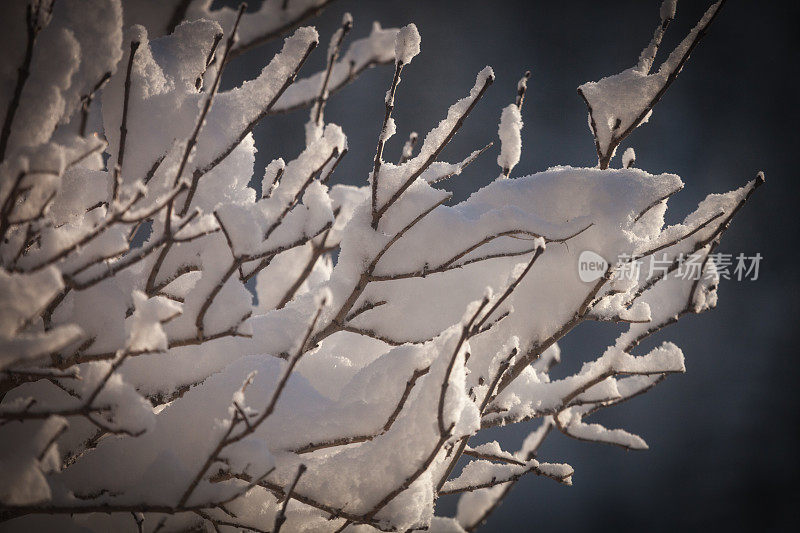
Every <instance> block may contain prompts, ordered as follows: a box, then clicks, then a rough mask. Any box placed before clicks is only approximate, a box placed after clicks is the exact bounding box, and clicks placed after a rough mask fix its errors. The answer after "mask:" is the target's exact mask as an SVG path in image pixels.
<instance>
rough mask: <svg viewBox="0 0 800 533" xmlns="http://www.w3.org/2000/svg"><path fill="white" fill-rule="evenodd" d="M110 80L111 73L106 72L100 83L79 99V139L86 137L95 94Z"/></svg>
mask: <svg viewBox="0 0 800 533" xmlns="http://www.w3.org/2000/svg"><path fill="white" fill-rule="evenodd" d="M110 79H111V72H106V73H105V74H103V77H102V78H100V81H98V82H97V83H95V85H94V87H93V88H92V90H91V91H90V92H89V94H85V95H84V96H83V97H82V98H81V123H80V127H79V128H78V133H79V134H80V136H81V137H86V128H87V125H88V123H89V110H90V109H91V107H92V102H93V101H94V97H95V95H96V94H97V92H98V91H99V90H100V89H102V88H103V86H104V85H105V84H106V83H107V82H108V80H110Z"/></svg>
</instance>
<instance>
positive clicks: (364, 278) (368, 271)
mask: <svg viewBox="0 0 800 533" xmlns="http://www.w3.org/2000/svg"><path fill="white" fill-rule="evenodd" d="M451 197H452V194H447V195H446V196H444V197H443V198H442V199H441V200H439V201H438V202H436V203H434V204H433V205H432V206H430V207H428V208H427V209H425V210H424V211H422V212H421V213H420V214H419V215H417V216H416V217H415V218H414V219H413V220H412V221H411V222H409V223H408V224H406V225H405V227H403V229H401V230H400V231H399V232H397V233H396V234H395V235H394V237H392V238H391V239H390V240H389V241H388V242H387V243H386V244H385V245H384V246H383V248H382V249H381V250H380V251H379V252H378V253H377V254H376V255H375V258H374V259H373V260H372V262H371V263H370V264H369V265H367V267H366V268H365V270H364V272H362V273H361V276H359V279H358V281H357V282H356V286H355V287H354V288H353V290H352V291H351V293H350V295H349V296H348V297H347V299H346V300H345V302H344V303H343V304H342V307H341V308H340V309H339V311H338V312H337V313H336V316H335V317H334V318H333V320H331V322H330V323H329V324H328V326H326V327H325V328H323V329H322V330H321V331H320V332H319V333H317V334H316V336H315V337H314V342H315V343H318V342H320V341H321V340H322V339H324V338H325V337H327V336H329V335H332V334H333V333H336V332H337V331H341V330H342V328H343V327H344V323H345V317H346V316H347V315H348V314H349V313H350V311H351V310H352V309H353V306H354V305H355V304H356V302H357V301H358V299H359V297H361V295H362V294H363V293H364V290H365V289H366V288H367V285H368V284H369V282H370V278H371V276H372V273H373V272H374V270H375V266H376V265H377V264H378V261H380V260H381V258H382V257H383V255H384V254H385V253H386V252H387V251H388V250H389V249H390V248H391V247H392V246H393V245H394V244H395V243H396V242H397V241H398V240H400V239H401V238H402V237H403V235H405V234H406V232H407V231H408V230H410V229H411V228H413V227H414V226H415V225H416V224H417V223H418V222H419V221H420V220H422V219H423V218H425V217H426V216H428V215H429V214H430V213H431V212H432V211H433V210H434V209H436V208H437V207H439V206H440V205H442V204H443V203H445V202H446V201H447V200H449V199H450V198H451Z"/></svg>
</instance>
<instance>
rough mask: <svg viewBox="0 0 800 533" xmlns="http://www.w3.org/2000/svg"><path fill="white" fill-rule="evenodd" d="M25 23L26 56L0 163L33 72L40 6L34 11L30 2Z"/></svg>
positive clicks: (2, 133)
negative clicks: (32, 63) (32, 61)
mask: <svg viewBox="0 0 800 533" xmlns="http://www.w3.org/2000/svg"><path fill="white" fill-rule="evenodd" d="M25 23H26V27H27V41H26V44H25V57H24V58H23V60H22V65H21V66H20V67H19V68H18V69H17V83H16V84H15V85H14V93H13V95H12V97H11V102H9V104H8V109H7V110H6V116H5V119H4V120H3V129H2V130H0V163H2V162H3V161H5V158H6V149H7V148H8V139H9V137H11V128H12V126H13V124H14V117H15V116H16V113H17V109H19V103H20V100H21V98H22V91H23V89H24V88H25V82H27V81H28V76H30V74H31V60H32V59H33V47H34V45H35V44H36V37H37V36H38V35H39V31H41V29H42V28H41V26H40V25H39V9H38V6H37V8H36V10H35V11H34V7H33V5H32V4H28V6H27V7H26V11H25Z"/></svg>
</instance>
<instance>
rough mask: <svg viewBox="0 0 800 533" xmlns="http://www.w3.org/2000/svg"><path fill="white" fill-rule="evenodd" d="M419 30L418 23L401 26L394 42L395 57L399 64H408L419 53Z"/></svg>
mask: <svg viewBox="0 0 800 533" xmlns="http://www.w3.org/2000/svg"><path fill="white" fill-rule="evenodd" d="M419 43H420V37H419V31H417V26H416V24H413V23H412V24H409V25H408V26H404V27H402V28H400V31H398V32H397V38H396V39H395V44H394V58H395V61H396V62H397V63H398V64H401V65H408V64H409V63H411V60H412V59H414V57H416V56H417V55H418V54H419Z"/></svg>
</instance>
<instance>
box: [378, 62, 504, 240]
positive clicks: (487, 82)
mask: <svg viewBox="0 0 800 533" xmlns="http://www.w3.org/2000/svg"><path fill="white" fill-rule="evenodd" d="M492 82H494V74H492V75H490V76H487V77H486V79H485V80H484V82H483V86H482V87H481V88H480V90H479V91H478V94H477V95H476V96H475V98H473V100H472V101H471V102H470V103H469V106H467V109H466V110H465V111H464V113H463V114H462V115H461V116H460V117H458V119H457V120H456V122H455V124H454V125H453V127H452V128H451V129H450V131H449V132H448V134H447V135H446V136H445V137H444V139H443V140H442V142H441V143H440V144H439V146H437V147H436V149H434V150H433V152H432V153H431V154H430V156H428V158H427V159H426V160H425V161H424V162H423V163H422V164H421V165H420V166H419V168H417V170H415V171H414V172H412V173H411V175H410V176H409V177H408V178H407V179H406V181H405V182H404V183H403V184H402V185H401V186H400V188H399V189H397V191H395V192H394V194H392V196H391V198H389V200H387V202H386V203H385V204H383V206H381V207H380V208H379V209H378V210H377V211H375V212H374V213H373V217H372V227H373V228H377V226H378V222H379V221H380V219H381V217H382V216H383V214H384V213H385V212H386V211H387V210H388V209H389V208H390V207H391V206H392V205H393V204H394V203H395V202H396V201H397V200H398V199H399V198H400V196H401V195H402V194H403V193H404V192H405V191H406V189H408V188H409V187H410V186H411V184H412V183H414V181H415V180H416V179H417V178H418V177H419V176H420V175H421V174H422V173H423V172H425V170H426V169H427V168H428V167H429V166H430V165H431V164H432V163H433V162H434V161H436V158H437V157H439V154H440V153H441V152H442V150H444V147H445V146H447V144H448V143H449V142H450V140H451V139H452V138H453V136H454V135H455V134H456V132H457V131H458V130H459V129H460V128H461V126H462V125H463V124H464V120H466V118H467V117H468V116H469V114H470V113H471V112H472V110H473V109H474V107H475V105H476V104H477V103H478V101H479V100H480V99H481V97H482V96H483V95H484V93H485V92H486V89H488V88H489V86H490V85H491V84H492Z"/></svg>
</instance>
